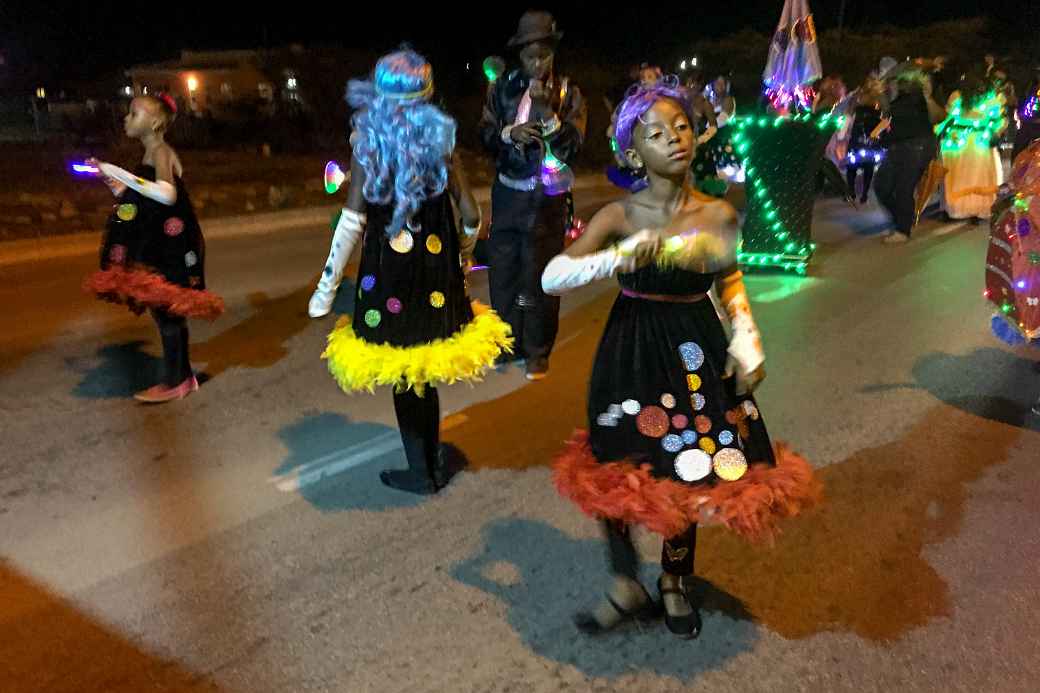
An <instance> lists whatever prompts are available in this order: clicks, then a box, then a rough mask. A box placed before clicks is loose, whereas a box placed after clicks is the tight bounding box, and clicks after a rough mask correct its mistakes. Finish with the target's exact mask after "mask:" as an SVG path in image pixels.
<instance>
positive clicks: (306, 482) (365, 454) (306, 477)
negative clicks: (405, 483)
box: [268, 430, 401, 493]
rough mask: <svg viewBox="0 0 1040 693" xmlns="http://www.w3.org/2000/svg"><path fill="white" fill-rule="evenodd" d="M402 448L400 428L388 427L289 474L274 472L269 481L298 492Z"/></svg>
mask: <svg viewBox="0 0 1040 693" xmlns="http://www.w3.org/2000/svg"><path fill="white" fill-rule="evenodd" d="M400 448H401V436H400V434H399V433H398V432H397V431H396V430H395V431H386V432H384V433H380V434H379V435H377V436H375V437H374V438H369V439H368V440H363V441H361V442H359V443H356V444H354V445H351V446H350V447H348V448H345V449H343V450H337V451H336V452H330V453H329V454H327V455H323V456H321V457H319V458H318V459H316V460H314V461H313V462H308V463H307V464H305V465H302V466H299V467H296V468H295V469H292V470H291V471H289V472H287V473H285V474H279V475H276V476H272V477H271V478H270V479H268V481H269V482H270V483H272V484H274V485H275V487H276V488H277V489H278V490H279V491H282V492H284V493H295V492H297V491H300V490H301V489H303V488H306V487H307V486H310V485H312V484H316V483H318V482H319V481H321V480H322V479H326V478H328V477H330V476H335V475H336V474H340V473H342V472H345V471H347V470H348V469H353V468H354V467H358V466H360V465H362V464H365V463H366V462H369V461H371V460H373V459H375V458H377V457H380V456H382V455H385V454H386V453H388V452H393V451H394V450H398V449H400Z"/></svg>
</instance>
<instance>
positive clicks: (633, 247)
mask: <svg viewBox="0 0 1040 693" xmlns="http://www.w3.org/2000/svg"><path fill="white" fill-rule="evenodd" d="M656 240H657V236H656V235H655V234H654V233H653V232H651V231H649V230H647V229H644V230H642V231H640V232H639V233H636V234H633V235H631V236H629V237H628V238H626V239H625V240H624V241H622V242H621V243H618V244H617V245H616V246H614V247H612V248H607V249H606V250H601V251H599V252H598V253H592V254H591V255H582V256H581V257H571V256H570V255H566V254H561V255H557V256H556V257H554V258H553V259H552V260H550V261H549V264H548V265H546V266H545V271H544V272H542V291H544V292H545V293H547V294H549V295H550V296H559V295H561V294H563V293H564V292H565V291H570V290H571V289H577V288H578V287H579V286H585V285H586V284H591V283H592V282H594V281H596V280H598V279H606V278H607V277H612V276H614V274H616V273H618V272H634V271H635V270H636V269H638V268H639V267H641V266H642V265H643V264H646V262H648V261H650V260H652V256H651V255H646V256H641V255H640V253H638V250H639V249H640V246H641V245H643V244H644V243H648V242H655V241H656Z"/></svg>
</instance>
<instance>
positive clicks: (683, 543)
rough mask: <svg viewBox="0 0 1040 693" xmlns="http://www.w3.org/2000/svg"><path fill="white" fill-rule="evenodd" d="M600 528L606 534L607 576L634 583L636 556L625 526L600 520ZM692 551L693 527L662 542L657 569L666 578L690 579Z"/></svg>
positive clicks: (694, 531) (636, 572) (637, 562)
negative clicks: (659, 567) (601, 525)
mask: <svg viewBox="0 0 1040 693" xmlns="http://www.w3.org/2000/svg"><path fill="white" fill-rule="evenodd" d="M603 526H604V528H605V529H606V531H607V547H608V551H609V554H610V569H611V572H613V573H614V574H615V575H623V576H625V577H628V578H631V579H632V580H636V581H638V580H639V556H638V555H637V554H636V547H635V546H634V545H633V544H632V537H631V534H630V529H629V527H628V525H626V524H625V523H623V522H618V521H617V520H604V522H603ZM696 551H697V525H696V524H693V525H690V527H689V528H688V529H687V530H686V531H685V532H683V533H681V534H679V535H678V536H674V537H672V538H671V539H666V540H665V541H664V545H663V546H662V547H661V568H662V569H663V570H664V572H666V573H668V574H669V575H678V576H686V575H693V558H694V554H695V553H696Z"/></svg>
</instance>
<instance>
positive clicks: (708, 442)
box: [697, 438, 715, 455]
mask: <svg viewBox="0 0 1040 693" xmlns="http://www.w3.org/2000/svg"><path fill="white" fill-rule="evenodd" d="M697 447H699V448H700V449H701V450H703V451H704V452H706V453H708V454H709V455H714V454H715V441H714V440H712V439H711V438H701V439H700V440H698V441H697Z"/></svg>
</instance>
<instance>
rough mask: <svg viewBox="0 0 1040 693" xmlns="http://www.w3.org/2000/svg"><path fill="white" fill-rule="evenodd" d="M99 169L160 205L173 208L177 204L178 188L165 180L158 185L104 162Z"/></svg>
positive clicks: (99, 164) (104, 174)
mask: <svg viewBox="0 0 1040 693" xmlns="http://www.w3.org/2000/svg"><path fill="white" fill-rule="evenodd" d="M98 169H99V170H100V171H101V174H102V175H103V176H106V177H108V178H111V179H112V180H116V181H119V182H120V183H122V184H123V185H125V186H126V187H128V188H133V189H134V190H136V191H137V192H139V193H141V194H142V195H144V196H145V197H147V198H148V199H151V200H155V201H156V202H158V203H159V204H163V205H166V206H171V205H173V204H174V203H175V202H177V188H175V187H174V186H173V185H171V184H169V183H167V182H166V181H164V180H161V181H159V182H158V183H153V182H152V181H149V180H145V179H144V178H140V177H138V176H135V175H134V174H132V173H130V172H129V171H127V170H125V169H122V168H119V167H118V166H115V165H113V164H108V163H105V162H103V161H102V162H99V163H98Z"/></svg>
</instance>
